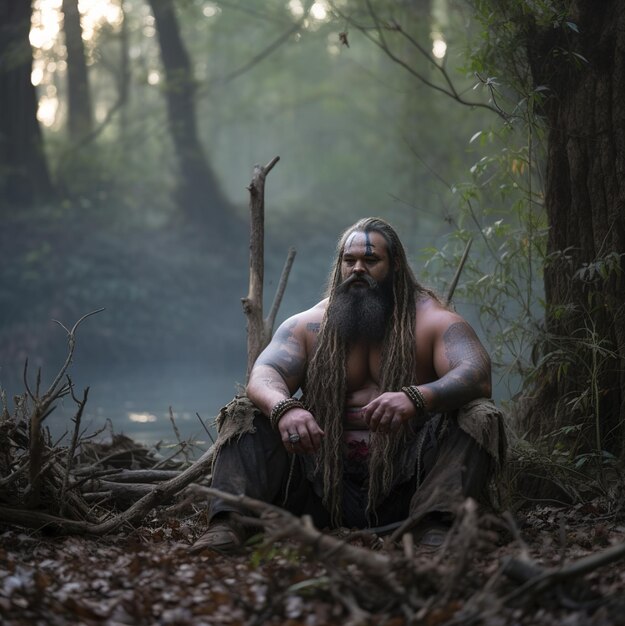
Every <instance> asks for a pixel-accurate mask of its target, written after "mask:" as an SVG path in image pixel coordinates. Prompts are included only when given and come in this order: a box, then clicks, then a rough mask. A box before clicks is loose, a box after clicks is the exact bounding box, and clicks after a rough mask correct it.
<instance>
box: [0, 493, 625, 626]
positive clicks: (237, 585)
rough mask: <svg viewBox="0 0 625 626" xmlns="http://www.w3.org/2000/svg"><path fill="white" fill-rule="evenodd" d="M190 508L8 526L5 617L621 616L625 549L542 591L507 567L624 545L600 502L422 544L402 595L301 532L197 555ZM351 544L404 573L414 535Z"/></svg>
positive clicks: (486, 620)
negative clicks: (299, 538) (51, 529)
mask: <svg viewBox="0 0 625 626" xmlns="http://www.w3.org/2000/svg"><path fill="white" fill-rule="evenodd" d="M194 511H195V512H194ZM187 513H189V514H188V515H187V516H185V515H182V516H177V517H175V518H174V517H163V516H162V514H161V515H160V516H159V513H158V511H156V512H154V514H153V516H152V518H151V519H146V520H144V523H143V525H142V526H141V527H139V528H137V529H130V528H129V529H126V530H124V531H123V532H120V533H118V534H112V535H108V536H105V537H101V538H92V537H82V536H66V537H51V536H46V535H45V534H42V533H41V532H35V531H27V530H24V529H20V528H16V527H12V528H9V527H4V528H0V623H2V624H3V625H9V626H18V625H26V624H28V625H30V624H35V625H39V624H41V625H42V626H43V625H48V624H50V625H59V626H61V625H66V624H86V625H92V624H106V625H110V626H114V625H118V624H120V625H121V624H141V625H143V624H146V625H147V624H172V625H179V626H184V625H187V624H189V625H195V624H198V625H200V624H233V625H239V624H240V625H246V626H255V625H262V624H287V625H291V626H295V625H300V624H304V625H307V626H315V625H326V624H327V625H334V624H337V625H339V624H341V625H342V624H351V625H355V624H372V625H380V626H381V625H383V624H385V625H387V626H401V625H403V624H409V623H413V624H424V625H426V626H438V625H444V624H463V625H464V624H486V625H488V626H502V625H507V624H515V625H516V624H518V625H523V626H525V625H527V626H529V625H530V624H531V625H555V624H558V625H566V626H577V625H586V624H592V625H595V626H608V625H610V626H611V625H615V626H616V625H618V624H625V565H624V561H623V560H620V561H618V560H617V561H615V562H613V563H612V564H608V565H604V566H602V567H597V568H595V569H593V571H591V572H590V573H588V574H587V575H586V576H585V577H579V576H575V577H571V578H569V579H567V580H565V581H564V582H563V583H561V584H560V585H553V584H552V585H550V586H549V588H548V589H546V590H543V591H538V590H537V588H536V586H535V585H534V586H532V585H531V584H526V585H525V586H522V585H521V584H520V583H518V582H514V581H513V580H511V579H510V578H509V577H508V576H506V575H503V573H502V562H503V561H504V559H505V557H506V556H512V557H517V558H518V557H519V556H521V555H522V553H525V554H526V556H529V557H530V558H531V559H532V561H533V562H534V563H536V564H538V565H540V566H541V567H543V568H547V569H549V568H560V567H564V568H565V567H566V566H567V565H570V564H572V563H574V562H576V561H579V559H582V558H583V557H586V556H588V555H590V554H593V553H595V554H599V553H601V552H602V551H605V550H609V548H610V547H611V546H618V545H619V544H622V543H623V542H624V541H625V515H624V514H623V512H622V511H621V512H620V513H615V512H613V511H610V510H608V509H607V508H606V506H605V505H604V504H602V503H601V502H600V501H597V500H595V501H593V502H590V503H586V504H578V505H575V506H568V507H555V506H547V505H535V506H533V507H532V508H530V509H527V510H525V511H523V512H518V513H517V514H516V515H515V519H516V525H517V526H518V533H517V532H515V531H514V530H513V531H511V532H505V531H504V532H499V533H498V535H497V537H496V538H495V539H494V541H492V542H491V543H490V544H489V546H488V547H487V548H484V547H483V546H482V548H481V549H480V548H477V549H472V550H471V551H469V552H466V551H465V552H464V553H463V554H458V551H457V549H456V552H455V553H454V550H452V549H449V550H447V551H445V547H444V548H443V552H441V551H440V550H439V551H438V552H434V553H420V552H419V549H417V550H416V552H414V553H411V554H412V556H411V559H410V560H411V562H412V566H414V567H415V568H416V569H417V570H419V569H420V568H421V571H422V572H424V573H425V574H427V572H430V573H431V574H432V576H431V577H429V578H428V577H427V576H429V575H427V576H426V577H425V578H423V579H422V583H421V584H420V586H417V587H415V586H414V585H413V587H412V588H411V589H409V588H408V587H406V586H404V592H405V594H406V597H405V598H404V599H402V598H401V597H399V596H398V595H397V594H396V592H389V591H388V590H386V591H385V590H384V589H382V588H381V587H378V588H375V585H374V586H373V587H372V586H371V584H370V583H371V580H370V579H369V580H365V578H366V577H365V576H362V577H360V574H359V571H358V568H357V567H356V566H354V565H353V564H347V563H342V564H340V563H339V564H337V563H335V564H330V563H329V561H328V560H327V559H326V560H325V561H323V559H319V558H318V554H315V553H314V552H313V551H312V550H311V549H310V548H303V547H302V546H301V545H300V544H298V543H297V542H296V541H294V540H292V539H287V540H281V541H277V542H271V543H268V544H264V543H263V542H260V541H257V542H256V543H253V544H251V545H247V546H246V547H245V548H244V549H243V551H242V552H241V553H240V554H237V555H236V556H225V555H221V554H217V553H214V552H210V551H205V552H204V553H202V554H200V555H199V556H191V555H190V554H189V552H188V547H189V546H190V545H191V544H192V543H193V541H194V540H195V539H196V538H197V537H198V536H199V535H200V534H201V533H202V532H203V531H204V530H205V528H206V518H205V512H204V511H203V509H202V508H201V507H196V508H195V509H193V508H192V509H188V510H187ZM502 528H503V525H502ZM515 534H516V535H517V536H516V538H514V537H513V536H514V535H515ZM346 541H348V542H349V543H351V544H353V545H355V546H360V547H365V548H368V549H370V551H371V552H372V553H373V554H378V555H388V556H389V557H391V558H392V559H394V560H393V561H392V562H393V563H394V567H395V568H396V571H395V574H396V575H397V577H398V580H402V568H406V567H407V566H406V563H407V560H406V552H405V550H406V549H407V548H406V547H405V546H404V547H401V546H400V547H397V546H393V545H388V542H387V545H383V542H382V539H379V538H376V537H373V538H371V537H370V536H369V538H368V539H365V540H363V537H362V536H360V537H357V536H356V537H352V538H351V539H350V538H349V537H348V538H347V539H346ZM363 541H364V543H363ZM478 543H479V542H478ZM372 548H377V549H375V551H374V550H373V549H372ZM460 563H461V564H462V565H461V566H460V565H459V564H460ZM412 580H414V579H412ZM361 583H362V584H361ZM400 595H401V593H400ZM515 595H516V597H514V596H515ZM408 596H410V598H411V600H410V601H408V600H407V598H408ZM408 605H410V607H411V608H409V607H408ZM415 607H417V609H418V610H415ZM418 607H421V608H420V609H419V608H418Z"/></svg>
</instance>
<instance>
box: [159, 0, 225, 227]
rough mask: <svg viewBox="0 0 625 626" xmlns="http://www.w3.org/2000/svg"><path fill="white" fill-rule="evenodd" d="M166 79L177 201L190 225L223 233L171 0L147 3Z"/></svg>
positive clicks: (221, 208) (219, 199)
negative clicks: (198, 225)
mask: <svg viewBox="0 0 625 626" xmlns="http://www.w3.org/2000/svg"><path fill="white" fill-rule="evenodd" d="M150 6H151V7H152V12H153V13H154V19H155V21H156V29H157V32H158V37H159V41H160V46H161V56H162V60H163V66H164V68H165V76H166V85H165V87H166V90H165V95H166V98H167V111H168V116H169V128H170V132H171V136H172V140H173V142H174V149H175V151H176V156H177V159H178V165H179V181H180V183H179V190H178V196H179V197H178V201H179V204H180V206H181V209H182V210H183V211H184V212H186V214H187V216H188V218H190V219H191V220H192V221H195V222H199V223H205V224H210V226H211V229H214V232H221V231H223V230H224V229H227V225H228V224H229V222H230V220H231V216H230V215H229V214H228V209H229V204H228V202H227V200H226V199H225V197H224V196H223V194H222V192H221V189H220V187H219V184H218V182H217V179H216V177H215V174H214V172H213V171H212V169H211V167H210V166H209V163H208V161H207V159H206V156H205V154H204V150H203V149H202V146H201V144H200V141H199V138H198V130H197V114H196V107H195V92H196V89H195V87H196V84H195V80H194V78H193V69H192V66H191V60H190V58H189V55H188V54H187V51H186V49H185V47H184V43H183V41H182V38H181V36H180V30H179V28H178V22H177V19H176V14H175V12H174V5H173V2H172V0H150Z"/></svg>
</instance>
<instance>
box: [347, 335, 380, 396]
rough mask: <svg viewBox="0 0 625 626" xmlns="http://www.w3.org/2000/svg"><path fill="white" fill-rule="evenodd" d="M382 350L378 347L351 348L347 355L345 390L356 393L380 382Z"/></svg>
mask: <svg viewBox="0 0 625 626" xmlns="http://www.w3.org/2000/svg"><path fill="white" fill-rule="evenodd" d="M381 362H382V350H381V348H380V347H378V346H368V345H360V346H358V345H357V346H353V347H352V348H351V349H350V350H349V352H348V355H347V364H346V365H347V368H346V369H347V390H348V391H356V390H358V389H363V388H365V387H370V386H371V385H378V384H379V382H380V368H381Z"/></svg>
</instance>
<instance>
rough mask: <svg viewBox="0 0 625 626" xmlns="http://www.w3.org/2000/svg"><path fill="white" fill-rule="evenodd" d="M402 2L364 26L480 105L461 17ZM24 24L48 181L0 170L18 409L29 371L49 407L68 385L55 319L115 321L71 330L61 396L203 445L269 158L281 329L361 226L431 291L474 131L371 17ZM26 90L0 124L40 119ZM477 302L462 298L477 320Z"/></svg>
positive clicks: (93, 11) (248, 9) (41, 17)
mask: <svg viewBox="0 0 625 626" xmlns="http://www.w3.org/2000/svg"><path fill="white" fill-rule="evenodd" d="M396 4H397V3H391V4H389V3H385V2H374V3H372V6H373V7H374V8H375V10H376V11H378V12H379V15H380V16H384V17H385V19H386V18H388V19H390V18H391V16H392V18H393V19H396V20H400V21H401V23H402V27H403V28H404V29H406V31H407V32H410V34H411V37H413V38H414V39H415V40H418V41H422V42H425V44H427V49H428V52H429V54H430V55H431V61H429V62H428V61H427V60H425V59H423V58H420V57H419V56H418V55H417V54H416V52H415V49H414V47H413V44H411V40H410V39H409V38H406V37H395V38H394V39H393V44H392V45H393V50H394V52H395V53H396V54H397V55H399V56H400V57H401V58H405V59H408V60H409V61H410V64H411V66H412V68H414V69H415V70H418V71H419V72H422V73H423V74H424V75H425V76H430V77H432V79H433V80H438V78H437V76H438V74H437V70H436V68H434V67H433V63H440V64H445V66H446V67H447V68H448V71H449V72H450V73H453V76H454V80H457V81H458V82H459V83H460V84H461V85H464V87H465V89H466V90H467V91H468V92H469V94H470V95H471V97H473V98H474V99H479V98H480V97H482V98H483V97H484V96H483V95H480V94H479V93H476V94H471V92H470V90H471V85H472V84H473V83H474V81H473V80H472V79H471V77H470V74H468V73H467V72H466V71H465V72H460V71H458V70H456V69H455V68H456V67H458V66H460V65H462V62H463V54H464V46H465V45H466V40H465V39H464V33H465V28H466V25H465V24H464V22H463V19H462V15H461V14H454V13H452V12H451V11H450V10H449V7H448V3H447V2H446V1H444V0H420V1H419V2H414V3H406V4H405V5H402V6H400V7H398V6H396ZM454 15H455V17H454ZM9 17H10V16H9ZM21 19H22V22H23V19H24V16H22V18H21ZM28 19H29V23H30V27H29V32H28V38H29V41H30V45H31V46H32V55H33V56H32V59H27V60H24V59H22V60H21V61H19V62H18V61H15V67H16V71H17V69H19V63H20V62H21V63H22V65H23V64H25V63H26V64H30V65H29V69H30V85H31V86H32V87H33V88H34V92H35V95H36V109H33V111H35V113H36V119H37V125H38V128H39V129H40V134H41V141H42V144H41V145H42V146H43V153H42V156H43V158H44V162H43V164H41V163H40V165H38V166H37V167H35V165H33V166H32V167H31V166H29V172H30V175H29V178H28V181H22V182H20V180H21V179H20V178H19V176H15V175H14V173H12V170H11V166H10V163H8V161H7V160H6V159H5V162H3V163H2V164H1V167H2V169H1V170H0V173H1V174H2V175H3V176H4V179H5V181H9V182H11V181H12V180H13V178H15V181H17V182H15V181H14V182H15V184H12V185H10V184H9V183H8V182H7V183H6V184H4V185H3V187H2V191H3V197H2V199H1V203H0V210H1V217H2V232H1V233H0V244H1V246H2V256H3V262H2V268H1V270H0V280H1V282H0V286H1V289H0V318H1V325H0V385H1V386H2V387H3V388H4V389H5V390H6V391H7V396H8V399H9V401H10V399H11V397H12V396H13V395H14V394H19V393H22V392H23V389H24V384H23V372H24V363H25V360H26V358H28V379H29V381H30V385H31V386H34V385H35V381H36V376H37V370H38V368H41V371H42V381H41V386H42V388H45V385H46V384H47V383H48V384H49V381H50V380H52V379H53V377H54V375H55V373H56V371H57V370H58V369H59V368H60V366H61V365H62V363H63V361H64V359H65V357H66V355H67V335H66V331H65V330H64V329H63V327H62V326H61V325H60V324H58V323H56V322H55V321H53V320H57V321H58V322H61V323H62V324H63V325H64V326H65V327H66V328H71V326H72V325H73V324H74V323H75V322H76V321H77V320H78V319H80V318H81V317H82V316H83V315H85V314H87V313H89V312H91V311H95V310H97V309H100V308H104V309H105V310H104V311H102V312H100V313H98V314H96V315H93V316H90V317H89V318H87V319H85V320H84V321H83V322H82V323H81V325H80V327H79V328H78V330H77V332H76V338H77V347H76V351H75V354H74V357H73V365H72V368H71V377H72V380H73V382H74V384H75V388H76V390H82V389H83V388H84V387H86V386H89V387H90V395H89V402H88V405H87V408H86V411H85V417H84V418H83V424H85V425H86V427H88V428H91V429H92V430H96V429H97V428H99V427H101V426H102V425H103V424H104V423H105V422H106V420H107V419H109V420H110V421H111V424H112V427H113V429H114V431H115V432H124V433H127V434H130V435H132V436H134V437H136V438H137V439H139V440H142V441H148V442H151V443H153V442H156V441H159V440H166V441H167V440H168V441H172V440H174V431H173V427H172V425H171V422H170V418H169V415H170V407H171V411H172V412H173V415H174V416H175V420H176V424H177V426H178V428H179V430H180V433H181V435H182V436H183V437H191V436H197V438H198V439H201V440H203V441H206V440H207V434H206V432H205V430H204V426H203V424H202V423H200V418H201V420H202V421H203V422H204V424H208V423H209V422H210V421H211V420H212V418H213V417H214V416H215V415H216V414H217V413H218V411H219V408H220V407H221V406H223V405H224V404H225V403H226V402H227V401H228V400H229V399H230V398H231V397H232V396H233V395H234V394H235V393H236V392H237V391H238V390H240V388H241V387H240V385H242V384H243V383H244V382H245V381H244V378H245V362H246V330H245V325H246V320H245V316H244V314H243V311H242V308H241V298H242V297H244V296H245V295H246V294H247V280H248V274H247V272H248V263H249V226H248V208H247V207H248V200H249V198H248V191H247V189H246V187H247V185H248V184H249V182H250V179H251V176H252V170H253V166H254V165H255V164H265V163H267V162H268V161H270V160H271V159H272V158H273V157H274V156H278V155H279V156H280V161H279V163H278V164H277V165H276V167H275V168H274V169H273V171H272V172H271V173H270V175H269V176H268V178H267V186H266V192H265V210H266V214H265V233H266V238H265V301H266V310H267V309H268V308H269V306H270V304H271V301H272V299H273V295H274V291H275V288H276V285H277V282H278V279H279V276H280V272H281V269H282V265H283V263H284V260H285V258H286V254H287V251H288V248H289V247H290V246H294V247H295V248H296V251H297V255H296V258H295V263H294V266H293V269H292V272H291V276H290V279H289V282H288V286H287V289H286V293H285V297H284V301H283V303H282V306H281V308H280V312H279V315H278V323H280V322H281V321H283V320H284V319H285V318H287V317H288V316H289V315H292V314H293V313H295V312H297V311H301V310H303V309H304V308H307V307H310V306H312V305H313V304H315V303H316V302H317V301H318V300H319V299H320V298H321V297H322V294H323V290H324V287H325V281H326V277H327V274H328V272H329V269H330V265H331V262H332V260H333V256H334V253H335V245H336V240H337V238H338V236H339V234H340V232H341V231H342V230H343V229H344V228H346V227H347V226H349V225H350V224H351V223H353V222H354V221H356V220H357V219H358V218H360V217H363V216H368V215H377V216H380V217H382V218H384V219H387V220H388V221H390V222H391V224H393V225H394V226H395V227H396V228H397V230H398V231H399V233H400V235H401V237H402V239H403V242H404V244H405V246H406V248H407V250H408V253H409V257H410V261H411V263H412V264H413V267H414V269H415V271H416V273H417V276H419V277H423V276H424V274H423V270H424V264H425V263H426V261H427V259H428V258H429V256H430V255H431V250H432V249H436V248H439V247H441V246H442V245H443V244H444V243H445V241H446V240H447V238H448V237H449V235H450V233H451V232H452V231H453V230H454V228H455V227H457V220H458V219H459V218H458V215H457V202H458V200H457V195H454V186H455V185H457V184H459V182H461V181H463V180H465V179H466V178H467V177H469V176H470V175H469V170H470V167H471V166H472V165H473V163H474V162H475V161H476V160H477V159H478V158H479V155H478V156H476V154H475V152H474V146H473V145H472V144H471V143H470V139H471V137H472V136H474V135H475V133H476V132H477V131H479V129H480V128H481V127H482V126H483V124H484V117H483V114H481V113H480V111H479V110H478V109H476V108H475V107H467V106H463V105H462V104H459V103H458V102H457V101H454V100H453V99H451V98H449V97H447V96H445V95H444V94H442V93H440V92H439V91H436V90H433V89H430V88H428V87H427V86H425V85H424V84H423V83H422V82H420V81H418V80H416V79H415V76H414V72H412V73H411V72H409V71H407V70H406V68H405V67H403V66H402V65H401V64H400V63H397V62H396V61H395V60H393V59H391V58H389V55H388V54H386V53H385V52H384V50H381V49H380V47H379V46H376V45H375V43H374V42H373V41H371V38H370V35H369V33H370V29H368V28H363V29H362V30H361V29H359V27H358V26H359V24H361V23H362V24H370V23H372V15H371V14H370V13H369V12H368V11H367V10H366V3H357V2H355V3H350V2H347V1H345V2H335V3H329V2H324V1H320V0H318V1H316V2H306V1H304V0H281V1H279V0H270V1H269V0H249V1H246V2H238V1H237V0H232V1H230V0H228V1H226V0H223V1H217V0H215V1H205V0H192V1H187V2H182V1H181V2H173V1H172V0H151V1H150V2H144V1H140V0H125V1H124V2H123V3H120V2H119V1H118V0H100V1H98V2H95V1H88V0H83V1H81V2H80V3H77V2H76V0H73V1H72V0H63V2H61V1H60V0H36V1H35V3H34V5H33V10H32V14H31V15H29V16H28ZM16 20H17V18H16ZM2 54H3V55H4V58H5V59H6V58H8V57H7V54H8V52H7V50H6V49H5V50H3V51H2ZM0 58H2V57H0ZM29 89H30V87H28V86H26V87H25V88H24V89H22V90H13V91H12V92H11V93H8V92H7V91H6V90H3V91H2V95H0V98H1V99H2V100H3V106H4V107H5V109H7V107H8V108H9V109H10V108H11V107H13V108H14V109H19V110H23V111H27V110H28V109H27V108H25V107H27V104H28V98H29V95H28V94H29V93H30V92H29ZM33 102H34V101H33ZM6 132H9V131H6ZM16 132H17V130H16ZM24 132H27V130H24ZM29 132H30V131H29ZM33 136H35V135H33ZM31 156H32V155H31ZM40 156H41V155H40ZM32 158H38V157H36V156H35V157H32ZM33 162H34V161H33ZM37 168H38V169H37ZM44 170H45V171H44ZM37 172H39V173H38V174H37ZM41 172H43V173H41ZM35 176H38V177H39V178H37V179H35ZM12 177H13V178H12ZM46 177H47V178H46ZM20 185H21V187H20ZM16 207H19V210H18V209H17V208H16ZM430 280H432V277H431V276H429V275H426V277H425V282H428V281H430ZM436 280H438V281H439V283H438V285H439V286H440V285H443V286H444V285H445V284H447V283H448V282H449V281H450V280H451V275H443V276H438V277H437V278H436ZM469 305H470V303H466V307H467V308H466V310H464V309H463V306H465V303H463V302H462V299H461V298H460V299H458V300H456V306H457V309H458V310H459V312H461V313H463V314H465V315H469V317H471V314H470V312H469ZM476 330H478V333H479V332H480V330H479V326H476ZM74 411H75V407H74V403H73V402H72V401H71V398H69V397H68V398H66V399H65V400H64V402H63V403H62V404H61V405H60V406H59V407H58V408H57V410H56V411H55V412H54V413H53V414H52V415H51V416H50V417H49V418H48V420H47V424H48V426H49V427H50V429H51V431H52V433H53V435H54V436H58V437H60V436H61V435H63V433H64V432H65V431H67V430H70V429H71V417H72V415H73V413H74ZM197 414H199V418H198V415H197Z"/></svg>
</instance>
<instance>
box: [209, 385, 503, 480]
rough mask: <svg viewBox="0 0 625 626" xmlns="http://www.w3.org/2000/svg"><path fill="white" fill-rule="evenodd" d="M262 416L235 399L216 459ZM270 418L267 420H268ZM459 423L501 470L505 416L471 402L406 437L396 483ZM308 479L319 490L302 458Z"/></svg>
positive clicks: (223, 414)
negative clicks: (427, 446) (429, 442)
mask: <svg viewBox="0 0 625 626" xmlns="http://www.w3.org/2000/svg"><path fill="white" fill-rule="evenodd" d="M256 416H262V412H261V411H260V410H259V409H258V408H257V407H256V406H255V405H254V404H253V403H252V401H251V400H250V399H249V398H248V397H247V396H245V395H241V396H235V398H234V399H233V400H232V401H231V402H229V403H228V404H227V405H226V406H224V407H223V408H222V409H221V410H220V412H219V415H217V417H216V418H215V426H216V428H217V432H218V437H217V441H216V442H215V444H214V445H213V447H212V454H213V459H214V458H215V457H216V455H217V453H218V452H219V450H220V449H221V448H222V447H223V446H224V445H226V444H227V443H230V442H232V441H234V440H236V439H238V438H239V437H241V436H242V435H244V434H246V433H254V432H255V427H254V417H256ZM265 419H267V418H265ZM451 419H453V420H456V423H457V425H458V427H459V428H460V429H461V430H462V431H464V432H465V433H466V434H467V435H469V436H470V437H471V438H472V439H473V440H474V441H475V442H476V443H477V444H479V446H480V447H481V448H483V449H484V450H485V451H486V452H487V453H488V455H489V457H490V458H491V460H492V462H493V467H494V468H495V469H496V470H498V469H500V468H501V466H502V464H503V462H504V460H505V455H506V447H507V446H506V437H505V432H504V424H503V415H502V413H501V411H500V410H499V409H498V408H497V407H496V406H495V404H494V403H493V402H492V401H491V400H489V399H486V398H479V399H477V400H472V401H471V402H469V403H467V404H466V405H464V406H463V407H461V408H460V409H458V410H457V411H453V412H450V413H446V414H433V415H431V416H430V418H429V419H428V421H427V422H426V423H425V425H424V426H423V427H422V428H421V429H419V430H417V431H416V432H415V433H414V436H409V437H407V438H406V445H405V446H403V448H402V450H401V451H400V454H398V455H397V458H395V459H392V462H393V463H394V465H395V472H394V481H393V482H394V484H399V483H401V482H403V481H406V480H409V479H410V478H411V477H412V476H413V475H414V473H415V471H417V472H418V471H419V465H420V456H421V452H422V449H423V446H424V443H425V442H426V439H427V437H428V436H436V437H437V438H443V437H444V436H445V431H446V425H447V421H448V420H451ZM303 456H304V457H307V458H305V459H304V463H305V466H306V473H307V476H308V478H309V479H310V480H311V481H312V482H313V483H314V484H315V490H317V491H318V490H319V488H320V485H319V481H318V472H316V469H317V468H316V467H315V466H316V461H315V457H314V455H303Z"/></svg>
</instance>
